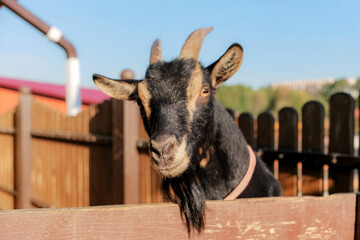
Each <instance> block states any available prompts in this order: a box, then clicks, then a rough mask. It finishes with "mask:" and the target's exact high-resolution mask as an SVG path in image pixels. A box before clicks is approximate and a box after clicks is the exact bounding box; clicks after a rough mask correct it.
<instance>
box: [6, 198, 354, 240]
mask: <svg viewBox="0 0 360 240" xmlns="http://www.w3.org/2000/svg"><path fill="white" fill-rule="evenodd" d="M355 211H356V195H355V194H336V195H331V196H330V197H327V198H324V197H281V198H280V197H279V198H256V199H241V200H234V201H208V202H207V211H206V228H205V230H204V232H203V233H201V234H198V233H192V234H191V236H190V237H191V239H341V240H346V239H354V232H355V229H354V226H355ZM0 229H1V231H0V239H7V240H12V239H14V240H15V239H16V240H18V239H37V240H42V239H52V240H57V239H107V240H110V239H187V238H188V233H187V230H186V227H185V225H184V223H183V222H182V220H181V217H180V216H179V209H178V207H177V206H176V205H174V204H168V203H166V204H146V205H145V204H144V205H116V206H106V207H88V208H68V209H43V210H39V209H35V210H12V211H3V212H0Z"/></svg>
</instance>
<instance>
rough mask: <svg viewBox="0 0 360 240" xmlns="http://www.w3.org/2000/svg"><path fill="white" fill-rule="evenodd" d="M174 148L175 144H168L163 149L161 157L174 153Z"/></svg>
mask: <svg viewBox="0 0 360 240" xmlns="http://www.w3.org/2000/svg"><path fill="white" fill-rule="evenodd" d="M174 147H175V143H174V142H170V143H168V144H167V145H166V146H165V147H164V150H163V152H162V154H163V155H171V153H172V152H173V151H174Z"/></svg>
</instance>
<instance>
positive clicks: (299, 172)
mask: <svg viewBox="0 0 360 240" xmlns="http://www.w3.org/2000/svg"><path fill="white" fill-rule="evenodd" d="M297 196H298V197H301V196H302V163H301V162H298V163H297Z"/></svg>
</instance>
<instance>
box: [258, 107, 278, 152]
mask: <svg viewBox="0 0 360 240" xmlns="http://www.w3.org/2000/svg"><path fill="white" fill-rule="evenodd" d="M274 124H275V120H274V117H273V115H272V114H271V113H269V112H264V113H261V114H260V115H259V116H258V118H257V148H261V149H268V150H274Z"/></svg>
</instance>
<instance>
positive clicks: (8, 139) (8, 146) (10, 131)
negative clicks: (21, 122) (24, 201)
mask: <svg viewBox="0 0 360 240" xmlns="http://www.w3.org/2000/svg"><path fill="white" fill-rule="evenodd" d="M15 113H16V108H13V109H11V110H9V111H7V112H6V113H4V114H2V115H1V116H0V156H1V159H0V209H13V208H14V200H15V199H14V194H15V190H14V189H15V186H14V159H15V145H14V144H15Z"/></svg>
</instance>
